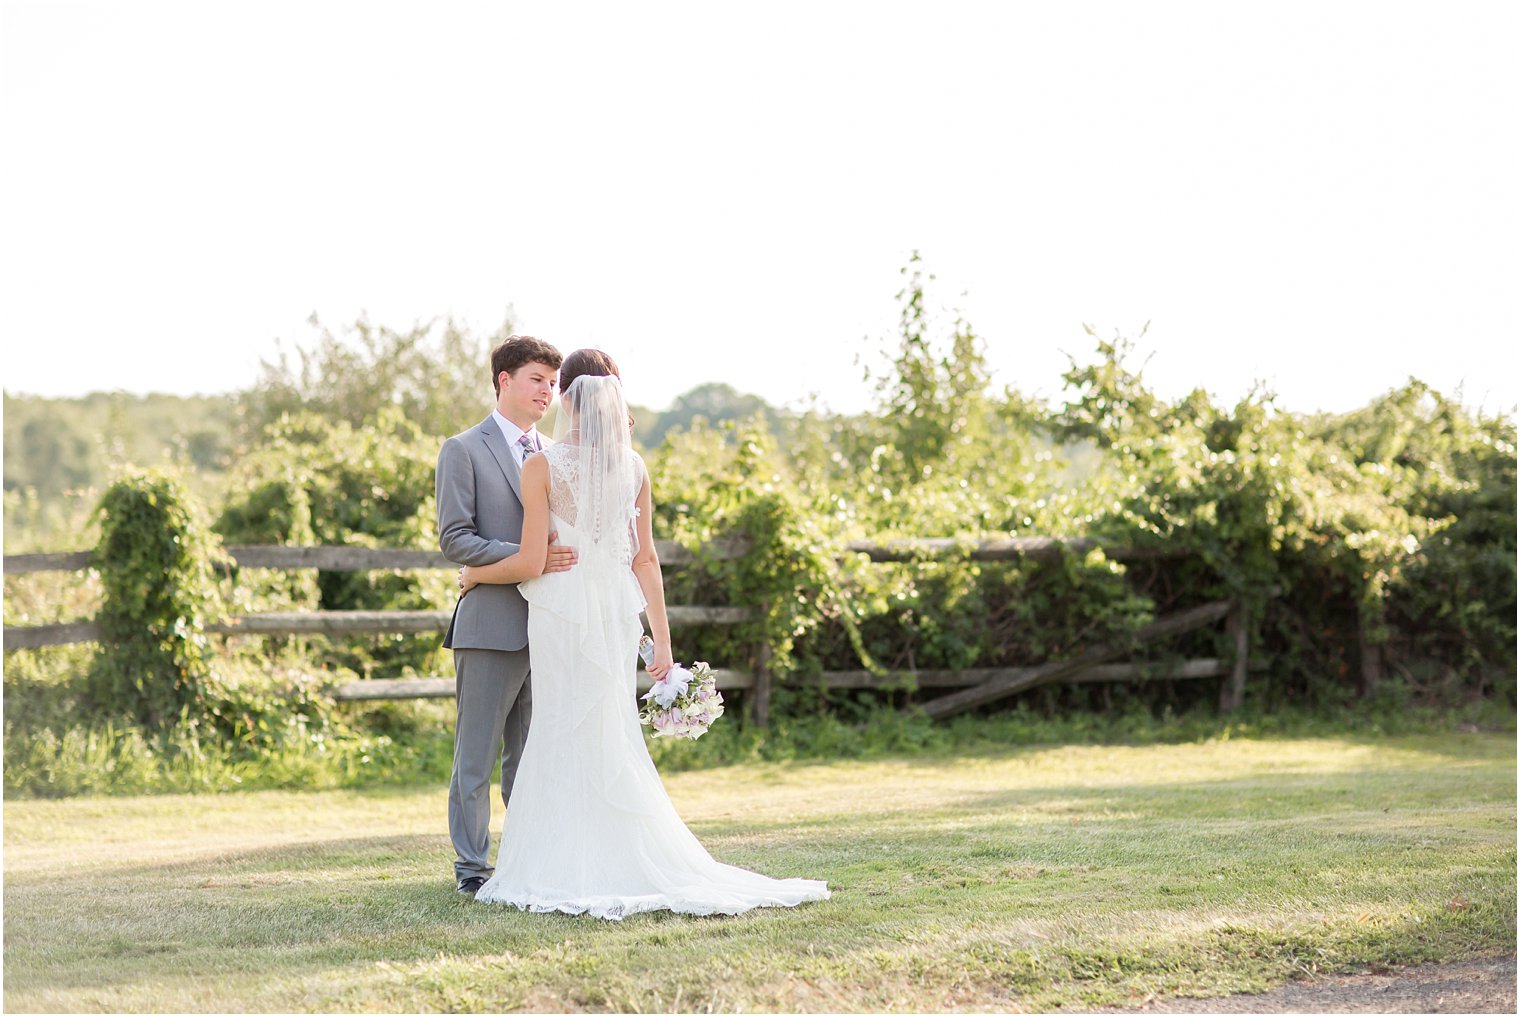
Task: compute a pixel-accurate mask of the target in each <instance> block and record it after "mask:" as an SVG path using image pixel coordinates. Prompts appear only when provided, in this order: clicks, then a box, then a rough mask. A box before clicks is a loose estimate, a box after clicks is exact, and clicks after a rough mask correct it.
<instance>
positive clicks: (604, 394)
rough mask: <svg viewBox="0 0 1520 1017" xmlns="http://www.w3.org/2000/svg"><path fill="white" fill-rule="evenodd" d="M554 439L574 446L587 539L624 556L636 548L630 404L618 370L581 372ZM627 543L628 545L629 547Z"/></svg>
mask: <svg viewBox="0 0 1520 1017" xmlns="http://www.w3.org/2000/svg"><path fill="white" fill-rule="evenodd" d="M554 441H555V443H556V444H557V445H567V446H569V448H570V449H572V450H573V454H570V455H568V458H569V460H570V462H571V463H573V464H574V465H573V467H572V469H571V471H570V472H571V476H570V477H569V478H567V479H568V480H569V481H570V485H571V488H572V493H573V496H574V504H575V514H576V518H575V519H574V520H567V521H569V522H572V523H573V525H574V526H575V528H576V531H577V532H578V533H579V534H580V536H581V537H582V538H583V539H585V540H590V541H591V542H592V543H595V544H599V545H601V546H602V548H603V549H604V550H606V551H609V552H611V553H613V554H614V555H617V556H618V557H623V556H624V554H627V555H631V554H632V553H633V526H632V521H633V508H634V506H633V495H634V494H635V493H636V492H634V491H631V490H630V483H631V473H630V462H631V459H632V457H631V456H630V455H629V451H630V450H631V448H632V441H631V439H630V437H629V433H628V404H627V402H626V401H625V400H624V399H623V383H622V382H621V381H620V380H619V379H618V378H617V376H616V375H611V374H608V375H591V374H583V375H581V376H580V377H578V378H576V379H575V380H574V381H572V382H571V383H570V387H569V388H567V389H565V391H564V392H563V393H562V394H561V401H560V413H559V416H558V417H557V418H556V420H555V422H554ZM625 548H626V550H625Z"/></svg>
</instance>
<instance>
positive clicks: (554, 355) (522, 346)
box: [491, 335, 564, 395]
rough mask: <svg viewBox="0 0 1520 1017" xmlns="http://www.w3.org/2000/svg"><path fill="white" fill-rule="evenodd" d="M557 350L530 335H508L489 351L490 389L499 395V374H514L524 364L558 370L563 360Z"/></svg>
mask: <svg viewBox="0 0 1520 1017" xmlns="http://www.w3.org/2000/svg"><path fill="white" fill-rule="evenodd" d="M563 359H564V358H562V357H561V356H560V355H559V350H557V349H555V348H554V347H553V346H550V345H549V344H548V343H546V342H544V341H543V340H542V339H535V338H534V337H533V336H531V335H509V336H507V337H506V338H505V339H503V340H502V341H501V345H500V346H498V347H496V349H494V350H492V351H491V388H493V389H495V390H496V394H497V395H501V372H503V371H506V372H507V373H508V374H515V373H516V372H517V369H518V368H519V367H521V366H522V365H524V364H543V365H544V366H545V367H547V368H549V369H550V370H552V371H557V370H559V365H560V362H561V361H562V360H563Z"/></svg>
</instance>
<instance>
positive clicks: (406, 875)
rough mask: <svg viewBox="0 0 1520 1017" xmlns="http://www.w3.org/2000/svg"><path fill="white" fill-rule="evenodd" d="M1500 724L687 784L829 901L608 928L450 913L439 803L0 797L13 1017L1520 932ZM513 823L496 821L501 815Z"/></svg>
mask: <svg viewBox="0 0 1520 1017" xmlns="http://www.w3.org/2000/svg"><path fill="white" fill-rule="evenodd" d="M1515 772H1516V771H1515V737H1514V735H1513V734H1509V733H1506V734H1492V733H1473V734H1448V735H1421V736H1404V737H1380V738H1368V739H1365V740H1358V739H1352V738H1344V737H1343V738H1315V739H1296V740H1293V739H1268V738H1259V739H1239V738H1237V739H1234V740H1215V741H1210V742H1204V743H1198V744H1180V745H1151V746H1144V747H1126V746H1069V747H1049V746H1043V747H1028V748H1018V749H1009V750H1007V751H1003V752H997V753H982V754H976V755H960V756H955V757H943V758H927V759H926V758H914V759H901V760H888V761H874V762H841V763H835V764H828V765H819V764H810V765H804V764H793V765H786V764H764V765H748V766H742V767H729V768H724V769H716V770H706V771H700V772H690V773H680V774H674V775H671V776H670V777H669V778H668V779H667V786H668V787H669V789H670V792H671V795H672V796H673V797H674V799H675V800H676V804H677V806H678V807H679V808H680V810H681V812H682V814H683V815H684V816H686V817H687V819H688V821H689V822H690V823H691V825H692V827H693V829H694V830H695V831H696V833H697V834H698V836H700V837H701V838H702V840H703V841H704V843H706V844H707V845H708V847H709V848H710V849H711V850H712V852H713V853H714V854H715V855H716V856H718V857H719V858H721V859H723V860H725V861H731V862H734V863H737V864H740V865H745V866H749V867H752V868H756V869H759V870H761V871H764V872H767V873H770V874H773V875H797V876H810V877H819V878H825V879H827V880H828V881H829V884H830V886H831V887H832V888H833V889H834V898H833V899H832V900H830V901H826V902H822V903H818V904H810V905H804V906H803V907H800V908H796V909H791V910H763V911H758V912H752V913H750V914H748V915H744V916H740V917H737V918H721V917H719V918H699V919H698V918H686V917H678V916H671V915H661V914H654V915H640V916H636V917H634V918H631V919H629V920H627V921H625V922H623V923H622V924H608V923H602V922H599V921H596V920H594V919H586V918H571V917H567V916H563V915H526V914H521V913H519V912H517V911H515V910H512V909H506V908H500V907H492V906H486V905H477V904H473V903H472V902H469V901H466V900H465V899H463V898H461V897H459V896H457V895H456V894H455V893H454V892H453V884H452V880H451V879H450V861H451V858H452V856H451V852H450V851H449V848H448V841H447V837H446V834H445V830H446V825H445V818H444V809H445V800H444V799H445V793H444V789H443V788H442V787H436V788H426V789H420V790H419V789H406V790H394V789H390V790H374V791H329V792H308V793H300V792H254V793H245V794H231V795H223V796H202V797H193V796H166V797H145V798H89V799H73V800H61V801H14V802H7V803H6V804H5V1007H6V1009H7V1010H13V1011H14V1010H84V1011H91V1010H116V1011H119V1010H129V1011H130V1010H273V1011H281V1010H456V1011H457V1010H502V1009H513V1008H527V1009H537V1010H555V1009H596V1010H605V1009H613V1010H699V1011H700V1010H704V1009H718V1010H736V1009H737V1010H742V1009H762V1010H815V1011H816V1010H878V1009H884V1010H944V1009H972V1010H1002V1009H1029V1008H1038V1009H1050V1008H1054V1007H1059V1006H1063V1005H1065V1006H1072V1005H1093V1004H1100V1003H1126V1002H1137V1001H1138V1000H1139V999H1141V998H1143V997H1144V996H1146V995H1147V994H1150V993H1185V994H1192V995H1213V994H1218V993H1225V992H1236V991H1242V990H1259V989H1264V988H1267V987H1269V986H1272V985H1276V984H1280V983H1281V982H1283V981H1285V980H1288V979H1291V978H1294V977H1296V976H1298V975H1300V974H1302V973H1304V972H1308V971H1313V970H1336V969H1348V968H1354V967H1361V966H1367V965H1372V966H1377V965H1382V964H1388V963H1393V962H1403V961H1413V960H1430V959H1454V958H1459V957H1466V956H1472V955H1477V954H1495V953H1502V952H1507V951H1509V950H1512V949H1513V946H1514V942H1515V872H1516V858H1515ZM497 825H498V828H499V817H498V819H497Z"/></svg>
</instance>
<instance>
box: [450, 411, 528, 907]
mask: <svg viewBox="0 0 1520 1017" xmlns="http://www.w3.org/2000/svg"><path fill="white" fill-rule="evenodd" d="M521 483H522V478H521V467H520V466H519V464H518V461H517V455H516V453H515V450H514V449H512V448H511V447H510V446H509V445H508V444H507V438H506V435H504V434H502V431H501V427H500V426H499V425H498V424H497V422H496V420H495V417H494V416H491V417H487V418H486V419H485V420H483V421H481V422H480V424H478V425H477V426H475V427H472V428H470V429H469V430H468V431H464V432H463V433H461V434H456V435H454V437H452V438H450V439H448V440H447V441H445V442H444V443H443V449H442V450H441V451H440V452H439V453H438V474H437V477H436V490H437V495H438V546H439V548H440V549H441V550H442V551H443V555H444V557H445V558H447V559H449V560H450V561H454V562H458V563H459V564H461V565H489V564H490V563H492V562H494V561H500V560H501V559H502V558H505V557H507V556H508V555H510V554H516V553H517V549H518V544H519V543H520V542H521V540H522V525H523V506H522V490H521ZM443 645H444V646H445V647H448V648H451V649H453V651H454V674H455V679H454V691H455V702H456V708H457V717H458V719H457V720H456V722H455V727H454V774H453V776H452V778H451V779H450V781H449V837H450V838H451V839H452V840H453V842H454V853H455V855H456V858H455V860H454V876H455V878H456V879H458V880H465V879H468V878H470V877H471V876H485V877H489V876H490V875H491V874H492V872H493V871H494V868H493V866H492V864H491V861H490V859H489V857H488V852H489V849H490V842H491V795H490V788H491V770H492V769H493V767H494V766H495V763H496V754H497V751H498V748H499V749H500V752H501V801H502V805H504V806H505V805H507V804H509V803H510V801H511V797H512V781H513V779H514V778H515V777H516V776H517V764H518V761H519V760H520V759H521V758H522V750H523V745H524V744H525V743H526V742H527V740H528V721H529V719H530V718H531V716H532V712H533V692H532V683H531V681H530V680H529V676H528V604H527V602H526V601H525V600H523V598H522V594H520V593H518V592H517V587H516V585H506V584H493V583H482V584H480V585H479V586H476V587H474V588H473V589H471V590H470V592H469V593H467V594H465V595H464V596H463V597H461V598H460V600H459V603H458V604H456V605H455V606H454V618H453V620H452V621H450V622H449V631H448V633H447V634H446V635H445V636H444V637H443Z"/></svg>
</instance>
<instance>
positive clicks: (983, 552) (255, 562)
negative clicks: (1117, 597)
mask: <svg viewBox="0 0 1520 1017" xmlns="http://www.w3.org/2000/svg"><path fill="white" fill-rule="evenodd" d="M656 546H657V549H658V551H659V555H660V564H661V565H662V566H663V567H672V568H679V567H683V566H688V565H691V564H693V563H695V562H697V561H699V560H702V559H715V560H724V559H733V558H737V557H740V556H742V555H743V554H745V553H746V552H747V551H748V549H749V546H750V545H749V543H748V542H747V541H746V540H744V539H742V538H728V539H723V540H718V541H714V542H713V543H712V544H711V545H709V546H708V547H707V548H705V549H704V550H703V551H702V552H700V553H693V552H691V551H689V550H687V549H686V548H684V547H682V546H681V545H679V544H676V543H675V542H673V541H658V542H656ZM1097 547H1102V550H1103V552H1104V554H1105V555H1107V556H1108V557H1109V558H1112V559H1115V560H1117V561H1153V560H1159V559H1167V558H1177V557H1181V556H1183V555H1184V552H1179V551H1176V550H1173V549H1169V548H1165V547H1159V548H1132V547H1120V546H1108V545H1102V544H1100V543H1099V542H1098V541H1095V540H1091V539H1087V538H1079V539H1074V540H1060V539H1057V538H1053V537H1016V538H1010V539H1006V540H984V541H961V540H953V539H940V538H917V539H905V540H896V541H889V542H886V543H876V542H871V541H852V542H850V543H848V544H846V545H845V546H844V548H843V549H842V551H841V557H847V556H850V555H857V554H858V555H864V556H865V557H867V558H868V559H869V560H871V561H873V562H883V563H886V562H909V563H911V562H915V561H922V560H926V559H927V560H943V559H964V560H971V561H1015V560H1021V559H1026V560H1032V561H1054V560H1057V559H1058V558H1059V556H1060V555H1062V554H1063V553H1078V554H1082V553H1086V552H1087V551H1090V550H1092V549H1093V548H1097ZM226 550H227V553H228V555H229V557H230V558H231V559H232V561H233V563H234V565H235V566H236V567H238V568H264V569H278V570H297V569H319V570H323V571H334V572H343V571H370V570H414V569H453V568H456V567H457V566H456V565H455V563H453V562H451V561H449V560H447V559H446V558H444V557H443V555H441V554H439V553H438V552H436V551H423V550H407V549H397V548H369V547H284V546H265V545H254V546H237V547H228V548H227V549H226ZM90 561H91V553H90V552H88V551H71V552H62V553H49V554H18V555H6V556H5V559H4V567H5V573H6V574H7V575H11V574H24V573H35V572H58V571H79V570H82V569H87V568H89V567H90ZM667 610H668V612H669V616H670V623H671V625H672V626H691V625H735V624H739V623H741V622H743V621H746V620H748V619H749V618H750V617H752V613H751V610H750V609H749V608H744V607H718V606H704V605H679V604H673V605H670V606H669V607H668V608H667ZM452 613H453V612H452V611H447V610H425V611H292V612H270V613H264V614H254V615H240V616H235V617H230V618H226V619H222V620H220V621H217V622H214V623H211V624H209V625H207V626H206V631H208V632H212V633H216V634H220V635H226V636H277V635H327V636H344V635H358V634H365V633H395V632H401V633H420V632H442V631H444V630H445V629H446V628H447V627H448V624H449V619H450V618H451V616H452ZM1220 619H1224V620H1225V626H1226V633H1227V634H1228V636H1229V639H1230V643H1231V648H1232V650H1233V651H1234V652H1233V654H1232V657H1231V659H1229V660H1219V659H1215V658H1199V659H1192V660H1176V661H1170V662H1158V663H1143V662H1131V663H1119V662H1117V658H1119V657H1122V656H1124V655H1126V654H1128V653H1130V652H1132V650H1133V649H1134V648H1135V647H1136V646H1140V645H1145V644H1149V643H1154V642H1157V641H1159V640H1162V639H1165V638H1167V637H1169V636H1173V635H1178V634H1181V633H1183V632H1189V631H1192V630H1195V629H1198V628H1201V627H1203V626H1206V625H1209V624H1212V623H1214V622H1217V621H1219V620H1220ZM1248 633H1249V625H1248V624H1247V619H1246V616H1245V611H1244V609H1243V607H1242V606H1241V605H1240V604H1238V603H1236V602H1234V601H1215V602H1213V603H1209V604H1203V605H1199V606H1197V607H1194V608H1190V609H1188V610H1185V611H1180V612H1177V613H1176V614H1173V615H1169V616H1167V617H1164V618H1158V619H1157V620H1156V621H1154V622H1152V623H1151V624H1150V625H1148V626H1146V627H1145V628H1143V629H1142V630H1141V631H1140V632H1139V633H1138V634H1137V636H1136V638H1135V641H1134V643H1133V644H1127V645H1124V646H1118V645H1114V646H1109V645H1099V646H1091V647H1086V648H1083V649H1082V650H1081V651H1080V652H1078V653H1077V654H1075V655H1074V656H1072V657H1070V658H1069V659H1065V660H1056V661H1050V662H1048V663H1045V664H1040V665H1037V666H1034V667H1016V668H994V669H986V668H981V669H964V670H912V671H902V672H894V673H890V674H886V675H878V674H873V673H872V672H870V671H831V672H825V673H824V674H823V675H821V676H820V677H819V678H818V679H817V681H818V682H819V684H821V685H822V686H823V687H825V688H849V689H891V688H897V687H910V686H911V687H913V688H918V689H948V690H954V691H949V692H947V693H946V694H944V695H939V696H936V697H934V698H932V699H930V700H928V701H927V702H925V703H923V704H921V708H922V709H924V711H925V712H927V713H928V714H929V715H930V716H932V717H949V716H953V715H954V714H957V713H961V712H964V711H966V710H970V709H974V708H976V707H978V706H982V705H985V704H988V703H992V702H996V701H997V700H1000V699H1003V698H1006V697H1008V696H1011V695H1014V694H1016V693H1018V692H1022V691H1025V690H1027V689H1030V688H1034V687H1036V686H1039V685H1046V684H1054V683H1057V682H1061V683H1086V682H1135V681H1148V680H1195V679H1202V678H1215V677H1221V676H1222V677H1224V678H1225V681H1224V682H1223V683H1222V684H1221V687H1220V695H1219V705H1220V709H1221V710H1224V711H1227V710H1231V709H1234V708H1236V707H1238V706H1239V705H1240V704H1241V701H1242V698H1243V696H1244V690H1245V680H1246V675H1247V672H1248V670H1250V662H1249V660H1248V654H1247V651H1248V644H1249V639H1248ZM99 639H100V626H99V625H98V624H97V623H96V622H95V621H94V620H93V619H83V620H79V621H72V622H63V623H59V624H53V625H32V626H7V627H6V628H5V648H6V649H7V650H10V649H29V648H38V647H45V646H62V645H67V644H71V643H84V642H95V641H98V640H99ZM769 651H770V648H769V647H768V646H765V645H761V646H758V647H756V648H755V655H754V660H753V665H754V666H753V668H752V669H751V670H742V669H734V670H720V671H718V672H717V678H718V687H719V688H720V689H732V690H743V691H745V692H746V693H747V697H748V700H749V705H750V709H751V713H752V714H753V716H754V718H755V720H756V721H757V722H758V723H760V724H764V723H765V722H766V720H767V715H768V713H769V703H770V692H771V675H770V667H769V661H770V652H769ZM639 680H640V688H641V689H644V688H647V687H648V683H647V679H646V678H645V677H644V676H643V675H642V673H641V674H640V679H639ZM332 694H333V696H334V698H336V699H340V700H375V699H400V698H429V697H444V696H451V695H453V694H454V680H453V679H452V678H411V679H368V680H365V681H360V682H351V683H348V684H346V685H342V686H338V687H336V688H334V689H333V690H332Z"/></svg>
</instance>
